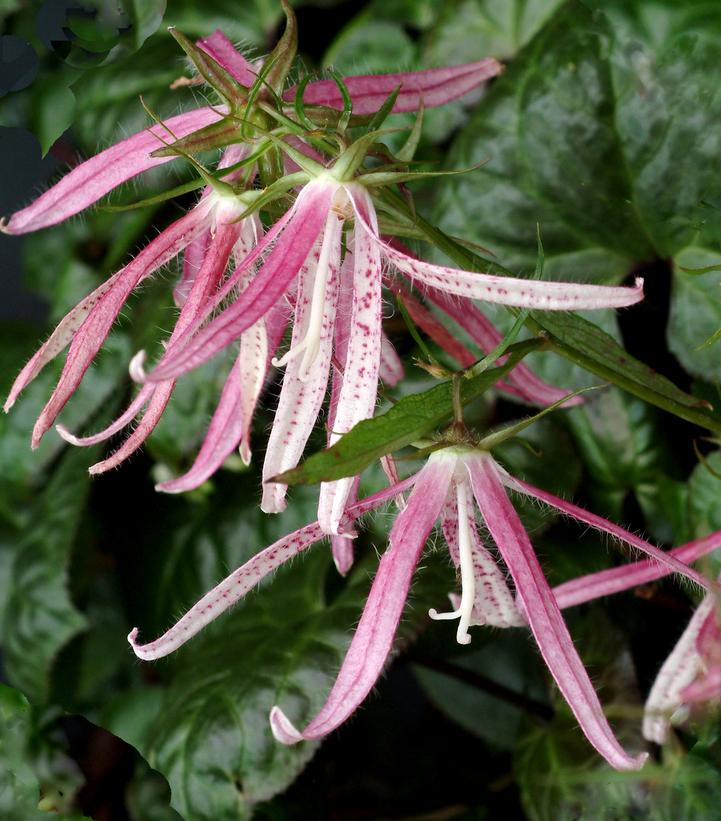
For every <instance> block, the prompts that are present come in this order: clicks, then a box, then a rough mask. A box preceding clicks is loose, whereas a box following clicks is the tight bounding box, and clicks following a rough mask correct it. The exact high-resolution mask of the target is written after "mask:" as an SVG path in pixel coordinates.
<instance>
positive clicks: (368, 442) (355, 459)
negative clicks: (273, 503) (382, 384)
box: [278, 340, 538, 484]
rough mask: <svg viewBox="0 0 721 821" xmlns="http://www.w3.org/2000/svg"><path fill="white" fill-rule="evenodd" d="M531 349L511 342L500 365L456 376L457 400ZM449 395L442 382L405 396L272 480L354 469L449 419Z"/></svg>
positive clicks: (474, 393)
mask: <svg viewBox="0 0 721 821" xmlns="http://www.w3.org/2000/svg"><path fill="white" fill-rule="evenodd" d="M536 347H538V343H537V341H535V340H529V341H527V342H519V343H516V344H515V345H513V346H511V347H510V348H509V351H510V353H509V355H508V359H507V360H506V362H505V363H504V364H503V365H502V366H500V367H497V368H491V369H490V370H487V371H485V372H484V373H481V374H479V375H478V376H475V377H473V378H471V379H463V378H461V383H460V390H461V394H460V398H461V402H462V404H464V405H465V404H467V403H468V402H470V401H471V400H472V399H475V398H476V397H478V396H481V395H482V394H483V393H484V392H485V391H486V390H488V389H489V388H490V387H492V386H493V385H495V383H496V382H497V381H498V380H499V379H501V378H502V377H503V376H504V375H505V374H506V373H508V371H509V370H510V369H511V368H512V367H513V366H514V365H516V364H518V362H520V360H521V359H523V357H524V356H525V355H526V353H528V352H529V351H530V350H532V349H533V348H536ZM452 395H453V386H452V382H451V381H448V382H443V383H441V384H440V385H437V386H436V387H435V388H431V389H430V390H429V391H425V392H423V393H419V394H415V395H413V396H408V397H405V398H404V399H401V400H400V401H399V402H397V403H396V404H395V405H393V407H392V408H390V410H388V411H386V412H385V413H383V414H381V415H379V416H376V417H375V418H373V419H368V420H366V421H364V422H360V423H358V424H357V425H356V426H355V427H354V428H353V429H352V430H351V431H350V432H349V433H346V434H345V435H344V436H342V437H341V438H340V439H339V440H338V441H337V442H336V443H335V445H333V446H332V447H331V448H328V449H327V450H323V451H320V452H319V453H316V454H314V455H313V456H311V457H309V458H308V459H306V460H305V461H304V462H303V463H302V464H301V465H300V466H299V467H297V468H295V469H293V470H289V471H287V472H286V473H283V474H281V476H280V477H278V480H280V481H282V482H284V483H286V484H316V483H317V482H322V481H333V480H334V479H341V478H343V477H344V476H353V475H355V474H357V473H360V472H361V471H362V470H363V469H364V468H366V467H368V465H370V464H372V463H373V462H374V461H375V460H376V459H378V458H380V457H381V456H385V454H387V453H391V452H393V451H395V450H400V449H401V448H403V447H405V446H406V445H409V444H411V443H412V442H415V441H416V440H418V439H420V438H422V437H423V436H424V435H425V434H427V433H429V432H430V431H432V430H434V429H436V428H438V427H440V426H441V425H443V423H444V422H447V421H450V419H451V416H452V414H453V396H452Z"/></svg>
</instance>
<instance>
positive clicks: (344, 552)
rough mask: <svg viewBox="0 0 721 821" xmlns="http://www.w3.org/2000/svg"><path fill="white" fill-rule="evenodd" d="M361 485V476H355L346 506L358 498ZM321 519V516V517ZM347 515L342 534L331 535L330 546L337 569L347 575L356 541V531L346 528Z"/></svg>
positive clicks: (340, 526)
mask: <svg viewBox="0 0 721 821" xmlns="http://www.w3.org/2000/svg"><path fill="white" fill-rule="evenodd" d="M359 486H360V476H354V477H353V484H352V485H351V489H350V493H349V494H348V499H347V502H346V506H347V507H350V506H351V505H353V504H355V502H357V500H358V487H359ZM319 519H320V517H319ZM346 520H347V517H346V516H344V517H343V520H342V522H341V523H340V524H339V530H340V531H341V533H340V534H335V535H333V536H332V537H331V540H330V547H331V554H332V556H333V562H334V563H335V566H336V569H337V571H338V572H339V573H340V575H341V576H345V575H346V574H347V573H348V571H349V570H350V569H351V567H353V544H354V542H355V536H356V533H355V531H351V532H350V533H349V532H348V531H347V530H346V529H345V527H346Z"/></svg>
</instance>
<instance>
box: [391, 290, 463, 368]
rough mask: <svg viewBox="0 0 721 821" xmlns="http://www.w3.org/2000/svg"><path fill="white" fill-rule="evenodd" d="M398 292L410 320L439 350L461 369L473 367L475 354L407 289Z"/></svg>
mask: <svg viewBox="0 0 721 821" xmlns="http://www.w3.org/2000/svg"><path fill="white" fill-rule="evenodd" d="M398 292H399V293H400V295H401V298H402V299H403V304H404V305H405V307H406V310H407V311H408V313H409V315H410V317H411V319H412V320H413V321H414V322H415V324H416V325H418V327H419V328H420V329H421V330H422V331H423V332H424V333H425V334H427V335H428V336H429V337H430V338H431V339H432V340H433V341H434V342H435V343H436V345H438V347H439V348H442V349H443V350H444V351H445V352H446V353H447V354H449V355H450V356H452V357H453V358H454V359H455V360H456V362H458V364H459V365H460V366H461V367H462V368H469V367H470V366H471V365H473V363H474V362H475V361H476V359H477V357H476V356H475V354H473V353H471V351H469V350H468V348H466V346H465V345H464V344H463V343H462V342H461V341H460V340H459V339H456V337H455V336H453V335H452V334H451V332H450V331H449V330H448V328H446V326H445V325H443V323H442V322H440V321H439V320H438V319H436V317H435V316H433V314H432V313H431V312H430V311H429V310H428V309H427V308H426V307H424V306H423V305H421V303H420V302H419V301H418V300H417V299H416V298H415V297H414V296H413V295H412V294H411V293H410V292H409V291H408V289H406V288H403V287H398Z"/></svg>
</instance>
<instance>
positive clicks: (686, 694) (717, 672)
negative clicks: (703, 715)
mask: <svg viewBox="0 0 721 821" xmlns="http://www.w3.org/2000/svg"><path fill="white" fill-rule="evenodd" d="M720 698H721V665H718V664H716V665H714V666H713V667H711V668H710V669H709V670H707V671H706V672H705V673H701V674H700V675H699V676H697V678H696V680H695V681H693V682H692V683H691V684H689V685H688V687H684V689H683V690H682V691H681V699H682V700H683V702H684V704H694V703H699V702H704V701H718V699H720Z"/></svg>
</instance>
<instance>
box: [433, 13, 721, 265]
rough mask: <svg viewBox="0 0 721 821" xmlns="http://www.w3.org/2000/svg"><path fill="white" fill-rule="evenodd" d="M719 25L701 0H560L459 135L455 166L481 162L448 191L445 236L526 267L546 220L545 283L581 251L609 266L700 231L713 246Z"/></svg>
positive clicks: (667, 249) (683, 241) (718, 165)
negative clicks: (560, 261)
mask: <svg viewBox="0 0 721 821" xmlns="http://www.w3.org/2000/svg"><path fill="white" fill-rule="evenodd" d="M509 5H510V4H509ZM514 5H515V4H514ZM589 6H590V7H595V8H589ZM694 15H695V17H696V20H695V21H692V20H691V19H690V18H692V17H693V16H694ZM720 23H721V10H720V9H719V8H717V7H713V6H709V4H708V3H704V2H701V1H700V0H699V1H698V2H691V3H668V2H658V3H655V2H654V3H639V2H631V3H621V2H616V0H613V2H608V3H598V2H587V3H581V2H578V1H577V0H570V1H569V2H567V3H564V4H563V5H562V6H561V7H560V8H559V9H558V11H557V13H556V14H555V15H554V16H553V17H552V19H551V20H550V21H549V22H548V23H547V24H546V25H544V27H543V28H542V29H541V30H540V31H539V33H538V34H536V36H535V37H534V38H533V39H532V40H531V41H530V42H529V43H528V44H527V45H526V46H525V47H524V48H522V49H521V51H520V52H519V53H518V55H517V57H516V59H515V60H514V61H513V62H512V64H511V65H510V66H509V68H508V70H507V71H506V73H505V74H504V75H503V76H502V77H501V78H500V79H499V80H498V82H497V83H495V84H494V85H493V87H492V89H491V90H490V92H489V93H488V95H487V96H486V98H485V99H484V100H483V101H482V102H481V104H480V105H479V106H478V108H477V110H476V113H475V114H474V116H473V117H472V119H471V121H470V122H469V124H468V126H467V127H466V128H465V129H464V131H463V132H462V134H461V135H460V136H459V138H458V139H457V140H456V143H455V145H454V147H453V151H452V152H451V154H450V156H449V160H448V163H449V166H450V167H458V166H470V165H474V164H475V163H477V162H479V161H481V160H483V159H485V158H488V160H489V161H488V164H487V166H486V167H485V168H484V169H481V170H480V171H478V172H476V174H474V175H473V176H472V177H469V178H468V179H467V180H455V181H453V182H452V183H449V184H447V185H445V186H444V189H443V195H442V197H441V198H440V201H438V202H437V203H436V207H437V210H436V213H437V214H438V215H439V217H441V225H442V227H443V228H445V229H446V230H448V231H449V232H451V233H454V234H460V235H462V236H466V237H468V238H469V239H471V240H474V241H477V242H480V243H481V244H483V245H486V246H489V245H490V247H492V248H493V249H494V251H496V252H497V253H498V254H499V257H500V258H501V259H502V260H503V262H504V263H505V264H506V265H508V266H509V267H511V268H515V267H516V266H517V265H523V266H525V267H530V263H531V256H532V252H533V246H534V242H533V237H532V228H533V226H534V225H535V224H536V223H540V225H541V230H542V232H543V237H544V243H545V245H546V248H547V251H548V255H549V268H548V270H549V273H551V274H552V275H555V263H554V260H555V259H556V258H562V257H563V256H565V255H567V254H569V253H577V252H578V251H581V250H588V249H597V250H600V251H602V252H603V253H604V254H606V256H607V259H608V267H609V270H610V269H611V268H612V267H613V266H614V260H618V258H619V257H621V258H625V259H626V260H627V262H626V265H627V268H631V267H632V265H633V264H634V263H636V262H642V261H646V260H648V259H652V258H654V257H662V258H665V257H668V256H669V255H671V254H675V253H677V252H678V251H679V250H681V249H682V248H683V247H684V246H685V245H688V244H690V243H691V242H692V241H694V237H695V235H696V233H697V232H698V231H699V230H700V231H701V233H702V235H705V236H709V237H715V238H718V237H719V236H720V235H721V234H720V232H719V225H720V224H721V211H719V209H718V207H717V206H718V202H717V201H718V197H717V194H716V192H717V185H716V182H715V181H716V180H717V179H718V177H719V172H720V171H721V150H719V148H720V146H719V138H718V136H717V135H716V123H717V122H718V120H719V116H720V115H721V97H720V96H719V95H718V94H717V93H716V87H715V85H714V80H713V70H712V68H711V67H712V66H713V65H714V64H715V61H716V56H715V55H716V50H717V32H718V27H719V24H720ZM699 101H701V102H699ZM549 135H553V138H552V139H549ZM579 273H580V272H579Z"/></svg>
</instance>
